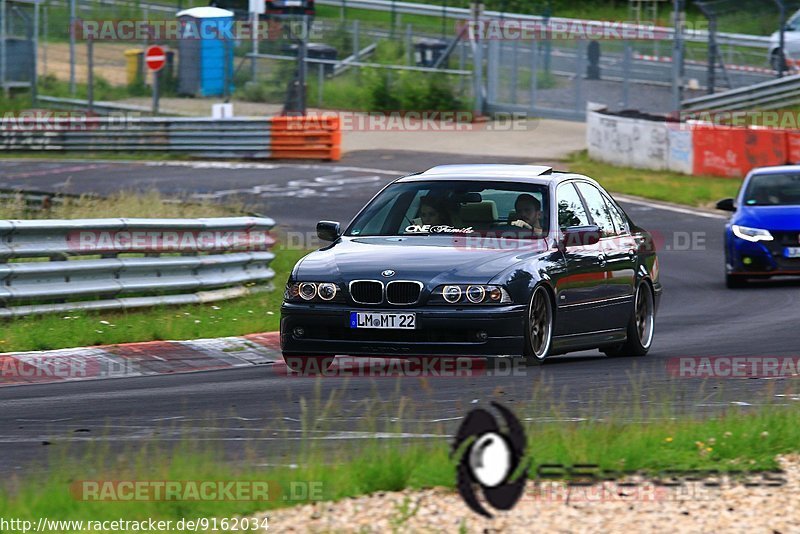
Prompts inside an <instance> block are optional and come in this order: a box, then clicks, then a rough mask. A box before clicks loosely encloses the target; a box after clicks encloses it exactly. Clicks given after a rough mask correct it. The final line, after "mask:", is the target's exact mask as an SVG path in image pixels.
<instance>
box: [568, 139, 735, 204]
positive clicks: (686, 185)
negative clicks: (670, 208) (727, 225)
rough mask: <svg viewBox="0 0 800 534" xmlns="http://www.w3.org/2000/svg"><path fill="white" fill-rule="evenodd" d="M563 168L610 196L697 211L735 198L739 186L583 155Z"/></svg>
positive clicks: (728, 180)
mask: <svg viewBox="0 0 800 534" xmlns="http://www.w3.org/2000/svg"><path fill="white" fill-rule="evenodd" d="M567 166H568V167H569V170H570V171H573V172H577V173H580V174H586V175H587V176H591V177H592V178H594V179H595V180H597V181H598V182H600V183H601V184H602V185H603V187H605V188H606V189H608V190H609V191H611V192H613V193H622V194H625V195H635V196H639V197H643V198H649V199H653V200H661V201H665V202H673V203H675V204H685V205H687V206H697V207H711V206H713V205H714V204H715V203H716V202H717V201H718V200H720V199H722V198H727V197H735V196H736V193H737V192H738V191H739V186H740V185H741V183H742V182H741V180H740V179H738V178H720V177H715V176H687V175H685V174H679V173H675V172H669V171H650V170H645V169H633V168H630V167H617V166H614V165H609V164H607V163H602V162H599V161H594V160H592V159H590V158H589V156H588V154H587V153H586V151H582V152H578V153H576V154H573V155H572V156H571V157H570V159H569V160H568V164H567Z"/></svg>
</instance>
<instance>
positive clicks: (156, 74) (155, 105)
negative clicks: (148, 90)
mask: <svg viewBox="0 0 800 534" xmlns="http://www.w3.org/2000/svg"><path fill="white" fill-rule="evenodd" d="M160 75H161V71H160V70H157V71H154V72H153V117H155V116H156V115H158V89H159V88H158V79H159V78H160V77H161V76H160Z"/></svg>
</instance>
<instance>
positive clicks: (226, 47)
mask: <svg viewBox="0 0 800 534" xmlns="http://www.w3.org/2000/svg"><path fill="white" fill-rule="evenodd" d="M222 51H223V53H224V54H225V58H224V61H225V68H224V76H223V77H224V80H223V82H224V83H225V85H224V86H223V87H222V95H223V96H224V97H225V103H226V104H227V103H228V102H230V100H231V95H230V89H231V72H230V70H231V69H230V62H229V61H228V58H229V57H230V54H231V50H230V44H229V42H228V39H225V38H223V39H222Z"/></svg>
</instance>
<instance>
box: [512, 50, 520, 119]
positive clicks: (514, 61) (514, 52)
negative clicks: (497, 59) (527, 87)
mask: <svg viewBox="0 0 800 534" xmlns="http://www.w3.org/2000/svg"><path fill="white" fill-rule="evenodd" d="M518 48H519V39H514V42H513V43H512V44H511V103H512V104H516V103H517V83H518V82H519V80H518V79H517V70H518V68H519V64H518V62H517V54H518V53H519V50H518Z"/></svg>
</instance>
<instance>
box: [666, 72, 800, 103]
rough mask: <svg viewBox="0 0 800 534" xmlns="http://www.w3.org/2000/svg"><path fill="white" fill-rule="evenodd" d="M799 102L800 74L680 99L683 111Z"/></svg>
mask: <svg viewBox="0 0 800 534" xmlns="http://www.w3.org/2000/svg"><path fill="white" fill-rule="evenodd" d="M798 104H800V75H798V74H796V75H794V76H786V77H784V78H778V79H776V80H770V81H767V82H762V83H757V84H755V85H751V86H748V87H742V88H740V89H733V90H731V91H725V92H722V93H716V94H713V95H708V96H700V97H697V98H691V99H688V100H684V101H683V102H681V109H682V110H683V111H715V110H717V111H719V110H724V111H737V110H745V109H754V108H758V109H777V108H784V107H787V106H793V105H798Z"/></svg>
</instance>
